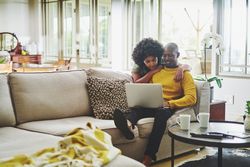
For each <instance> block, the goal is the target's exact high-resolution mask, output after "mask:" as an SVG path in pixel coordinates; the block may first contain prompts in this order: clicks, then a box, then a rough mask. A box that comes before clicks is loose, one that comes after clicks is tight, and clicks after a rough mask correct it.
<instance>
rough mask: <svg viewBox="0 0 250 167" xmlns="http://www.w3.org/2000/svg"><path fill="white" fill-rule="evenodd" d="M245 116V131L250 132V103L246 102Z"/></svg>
mask: <svg viewBox="0 0 250 167" xmlns="http://www.w3.org/2000/svg"><path fill="white" fill-rule="evenodd" d="M245 113H246V114H245V116H244V127H245V130H250V101H246V111H245Z"/></svg>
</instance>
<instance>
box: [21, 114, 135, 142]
mask: <svg viewBox="0 0 250 167" xmlns="http://www.w3.org/2000/svg"><path fill="white" fill-rule="evenodd" d="M87 122H91V123H92V124H93V125H95V126H96V127H98V128H100V129H102V130H104V131H105V132H107V133H109V134H110V135H111V136H112V143H113V144H121V143H130V142H134V140H127V139H126V138H125V137H124V136H123V134H122V133H121V132H120V130H118V129H117V128H116V126H115V124H114V121H113V120H102V119H96V118H94V117H91V116H82V117H73V118H64V119H55V120H45V121H34V122H27V123H23V124H20V125H18V128H21V129H26V130H30V131H35V132H41V133H47V134H52V135H57V136H64V135H65V134H67V133H68V132H69V131H70V130H72V129H74V128H77V127H82V128H86V123H87ZM133 132H134V134H135V136H136V138H137V137H138V129H137V128H135V129H134V130H133ZM136 138H135V139H136Z"/></svg>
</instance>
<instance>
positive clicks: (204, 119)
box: [197, 113, 209, 128]
mask: <svg viewBox="0 0 250 167" xmlns="http://www.w3.org/2000/svg"><path fill="white" fill-rule="evenodd" d="M197 120H198V122H199V123H200V127H201V128H207V127H208V124H209V113H199V114H198V115H197Z"/></svg>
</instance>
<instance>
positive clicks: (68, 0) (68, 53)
mask: <svg viewBox="0 0 250 167" xmlns="http://www.w3.org/2000/svg"><path fill="white" fill-rule="evenodd" d="M42 4H43V11H45V12H44V13H43V16H44V19H43V20H44V23H45V25H46V26H45V27H44V32H45V39H44V40H45V44H46V47H45V59H46V61H50V60H52V61H56V60H58V59H61V58H65V59H69V58H72V62H75V63H76V64H77V66H78V65H79V63H80V64H92V65H95V66H110V65H111V61H110V59H111V57H110V56H109V34H110V32H109V29H110V27H109V25H110V24H109V23H110V18H109V17H110V8H111V0H54V1H52V0H43V1H42Z"/></svg>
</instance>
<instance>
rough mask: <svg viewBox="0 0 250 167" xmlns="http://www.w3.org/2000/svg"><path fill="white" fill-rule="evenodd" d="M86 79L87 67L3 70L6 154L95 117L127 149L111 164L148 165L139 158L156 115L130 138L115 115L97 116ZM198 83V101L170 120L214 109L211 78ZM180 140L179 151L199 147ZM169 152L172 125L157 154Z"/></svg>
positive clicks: (1, 154) (1, 141)
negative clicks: (208, 80)
mask: <svg viewBox="0 0 250 167" xmlns="http://www.w3.org/2000/svg"><path fill="white" fill-rule="evenodd" d="M94 71H95V70H94ZM100 74H101V75H102V76H103V75H104V76H105V77H108V78H109V77H115V78H119V77H121V78H122V77H124V76H125V77H127V74H123V73H118V72H114V71H106V70H104V71H103V70H101V71H99V70H96V71H95V72H94V73H92V74H91V75H96V76H97V77H99V76H98V75H100ZM86 82H87V74H86V71H85V70H80V71H66V72H53V73H11V74H8V75H0V92H1V93H0V148H1V149H0V158H5V157H9V156H13V155H15V154H20V153H28V154H29V153H33V152H35V151H37V150H39V149H41V148H44V147H48V146H54V145H55V144H56V142H57V141H58V140H60V139H61V137H62V136H63V135H65V134H66V133H67V132H69V131H70V130H72V129H74V128H76V127H85V125H86V123H87V122H92V123H93V124H94V125H96V126H97V127H99V128H101V129H102V130H104V131H106V132H108V133H109V134H110V135H111V136H112V142H113V144H114V145H115V146H116V147H118V148H120V149H121V150H122V154H123V155H121V156H118V157H117V158H116V159H115V160H114V161H113V162H111V163H110V164H109V165H108V166H143V165H142V164H141V163H139V162H138V161H141V160H142V157H143V153H144V150H145V146H146V144H147V140H148V135H149V134H150V131H151V129H152V124H153V118H152V119H151V118H146V119H142V120H140V121H139V122H138V126H137V128H135V129H134V133H135V136H136V137H135V139H133V140H127V139H125V138H124V137H123V135H122V134H121V132H120V131H119V130H118V129H116V127H115V125H114V122H113V121H112V120H100V119H96V118H95V117H94V116H93V113H92V112H91V108H90V102H89V98H88V91H87V87H86ZM196 85H197V92H198V102H197V105H196V106H195V107H194V108H190V109H184V110H180V111H177V112H176V114H175V115H173V116H172V117H171V119H170V120H169V121H168V125H171V124H173V123H175V118H176V116H178V114H179V113H190V114H191V115H192V118H193V119H195V115H196V114H197V113H199V112H208V111H209V85H208V83H206V82H196ZM176 145H177V146H176V149H175V151H176V154H181V153H185V152H187V151H190V150H193V149H195V148H197V147H196V146H193V145H187V144H184V143H180V142H176ZM128 157H130V158H128ZM168 157H170V138H169V136H168V135H167V130H166V133H165V135H164V137H163V139H162V142H161V145H160V150H159V152H158V154H157V159H158V160H161V159H165V158H168ZM133 159H134V160H133ZM135 160H138V161H135Z"/></svg>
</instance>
